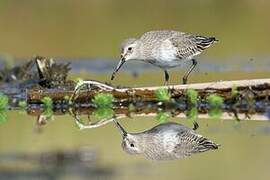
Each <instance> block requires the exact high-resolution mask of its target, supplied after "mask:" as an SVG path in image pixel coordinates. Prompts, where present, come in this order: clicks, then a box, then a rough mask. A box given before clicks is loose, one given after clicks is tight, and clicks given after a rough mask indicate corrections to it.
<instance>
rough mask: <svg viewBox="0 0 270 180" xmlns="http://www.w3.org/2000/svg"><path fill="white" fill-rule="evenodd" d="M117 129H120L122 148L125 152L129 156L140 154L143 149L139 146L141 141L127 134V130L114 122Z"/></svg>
mask: <svg viewBox="0 0 270 180" xmlns="http://www.w3.org/2000/svg"><path fill="white" fill-rule="evenodd" d="M114 122H115V125H116V127H117V128H118V130H119V132H120V134H121V135H122V144H121V145H122V148H123V150H124V151H125V152H127V153H129V154H140V153H141V149H140V146H139V139H138V137H136V135H133V134H130V133H127V132H126V131H125V129H124V128H123V127H122V126H121V125H120V124H119V123H118V122H117V121H116V120H114Z"/></svg>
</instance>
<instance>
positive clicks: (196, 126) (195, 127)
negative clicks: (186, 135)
mask: <svg viewBox="0 0 270 180" xmlns="http://www.w3.org/2000/svg"><path fill="white" fill-rule="evenodd" d="M198 128H199V124H198V123H197V122H196V121H194V122H193V130H194V131H195V130H197V129H198Z"/></svg>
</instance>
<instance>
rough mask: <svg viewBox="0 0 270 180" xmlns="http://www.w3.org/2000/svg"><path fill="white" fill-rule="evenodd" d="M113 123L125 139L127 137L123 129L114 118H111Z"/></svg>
mask: <svg viewBox="0 0 270 180" xmlns="http://www.w3.org/2000/svg"><path fill="white" fill-rule="evenodd" d="M113 122H114V123H115V125H116V127H117V128H118V130H119V131H120V133H121V135H122V137H126V136H127V132H126V131H125V129H124V128H123V127H122V126H121V125H120V124H119V123H118V122H117V121H116V119H114V118H113Z"/></svg>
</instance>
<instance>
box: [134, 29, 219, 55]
mask: <svg viewBox="0 0 270 180" xmlns="http://www.w3.org/2000/svg"><path fill="white" fill-rule="evenodd" d="M139 40H140V42H141V43H142V44H141V49H143V51H142V52H143V55H144V56H145V57H151V56H152V57H153V55H154V54H158V53H157V52H160V51H162V49H167V48H168V49H174V50H173V52H174V53H173V54H174V56H175V59H179V60H185V59H192V58H193V57H194V56H196V55H199V54H200V53H201V52H202V51H203V50H204V49H206V48H208V47H209V46H210V45H211V44H213V43H214V42H215V41H216V39H215V38H212V37H211V38H208V37H204V36H196V35H191V34H187V33H183V32H178V31H167V30H163V31H150V32H146V33H144V34H143V35H142V36H141V37H140V38H139Z"/></svg>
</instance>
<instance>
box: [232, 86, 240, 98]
mask: <svg viewBox="0 0 270 180" xmlns="http://www.w3.org/2000/svg"><path fill="white" fill-rule="evenodd" d="M238 93H239V92H238V89H237V86H235V85H233V86H232V90H231V96H232V97H235V96H237V95H238Z"/></svg>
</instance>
